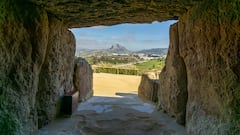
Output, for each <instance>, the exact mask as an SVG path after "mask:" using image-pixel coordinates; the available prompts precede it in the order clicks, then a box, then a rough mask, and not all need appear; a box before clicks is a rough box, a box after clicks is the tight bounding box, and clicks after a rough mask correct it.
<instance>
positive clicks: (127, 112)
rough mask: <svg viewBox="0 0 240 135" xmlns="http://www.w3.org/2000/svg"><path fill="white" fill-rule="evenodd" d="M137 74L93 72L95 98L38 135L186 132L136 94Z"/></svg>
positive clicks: (176, 134) (180, 134)
mask: <svg viewBox="0 0 240 135" xmlns="http://www.w3.org/2000/svg"><path fill="white" fill-rule="evenodd" d="M139 82H140V77H139V76H126V75H112V74H102V73H100V74H94V91H95V94H94V97H92V98H90V99H89V100H87V101H85V102H82V103H80V104H79V106H78V109H77V111H76V112H75V113H74V114H73V115H72V116H71V117H69V118H63V119H57V120H56V121H54V122H52V123H51V124H49V125H47V126H46V127H43V128H42V129H40V130H39V131H38V133H37V135H186V131H185V128H184V127H183V126H181V125H178V124H177V123H176V122H175V121H174V120H173V119H172V118H169V117H168V116H167V115H166V114H164V113H162V112H159V111H157V109H156V106H155V105H154V104H153V103H151V102H147V101H144V100H142V99H140V98H139V97H138V96H137V94H136V93H137V88H138V84H139Z"/></svg>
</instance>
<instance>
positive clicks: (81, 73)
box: [73, 57, 93, 101]
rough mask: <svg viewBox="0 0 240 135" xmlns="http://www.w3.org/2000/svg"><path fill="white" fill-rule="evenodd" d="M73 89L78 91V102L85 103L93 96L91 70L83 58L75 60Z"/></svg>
mask: <svg viewBox="0 0 240 135" xmlns="http://www.w3.org/2000/svg"><path fill="white" fill-rule="evenodd" d="M73 81H74V89H75V90H76V91H79V100H80V101H85V100H87V99H89V98H90V97H92V96H93V70H92V68H91V66H90V65H89V64H88V62H87V61H86V60H85V59H83V58H80V57H78V58H76V59H75V67H74V76H73Z"/></svg>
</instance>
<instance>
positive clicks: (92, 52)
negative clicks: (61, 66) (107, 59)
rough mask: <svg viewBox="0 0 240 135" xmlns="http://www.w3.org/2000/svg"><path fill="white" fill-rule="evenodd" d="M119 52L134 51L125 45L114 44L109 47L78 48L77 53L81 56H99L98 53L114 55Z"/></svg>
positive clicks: (129, 52)
mask: <svg viewBox="0 0 240 135" xmlns="http://www.w3.org/2000/svg"><path fill="white" fill-rule="evenodd" d="M113 53H117V54H131V53H132V52H131V51H129V50H128V49H126V48H125V47H124V46H122V45H119V44H114V45H112V46H111V47H110V48H108V49H95V50H85V51H84V50H81V51H80V50H77V52H76V55H79V56H97V55H112V54H113Z"/></svg>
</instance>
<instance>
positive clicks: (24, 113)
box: [0, 0, 49, 135]
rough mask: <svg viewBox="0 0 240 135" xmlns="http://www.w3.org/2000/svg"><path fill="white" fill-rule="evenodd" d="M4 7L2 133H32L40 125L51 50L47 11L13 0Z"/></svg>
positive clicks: (0, 20) (0, 12) (0, 33)
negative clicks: (41, 88) (42, 78)
mask: <svg viewBox="0 0 240 135" xmlns="http://www.w3.org/2000/svg"><path fill="white" fill-rule="evenodd" d="M19 5H21V6H19ZM0 7H1V8H0V26H1V27H0V61H1V62H0V134H1V135H13V134H16V135H29V134H30V133H32V132H33V131H35V130H36V129H37V124H36V123H37V111H36V108H35V100H36V98H35V97H36V92H37V90H38V80H39V78H38V76H39V73H40V71H41V67H42V64H43V62H44V59H45V53H46V50H47V42H48V35H49V32H48V17H47V12H46V11H44V10H42V9H41V8H39V7H35V6H34V5H32V4H29V3H21V2H19V1H15V2H13V1H12V0H10V1H8V0H2V1H1V2H0ZM20 13H21V14H20ZM29 13H31V14H29Z"/></svg>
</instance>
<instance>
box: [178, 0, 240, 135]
mask: <svg viewBox="0 0 240 135" xmlns="http://www.w3.org/2000/svg"><path fill="white" fill-rule="evenodd" d="M239 9H240V5H239V1H238V0H232V1H231V2H230V3H229V2H228V1H217V0H216V1H215V0H214V1H211V2H210V1H204V2H202V3H201V4H199V5H196V6H194V7H193V8H191V10H189V11H188V12H187V13H186V14H185V15H183V16H182V17H180V18H179V27H178V28H179V37H180V38H179V43H180V46H179V47H180V55H181V56H182V57H183V59H184V62H185V64H186V69H187V78H188V102H187V115H186V127H187V132H188V134H189V135H227V134H231V135H233V134H234V135H236V134H240V129H239V126H240V117H239V114H240V109H239V106H240V98H239V97H240V96H239V95H240V94H239V93H240V81H239V80H240V78H239V75H240V70H239V69H240V68H239V67H240V66H239V65H240V55H239V54H240V31H239V30H240V25H239V22H240V18H239Z"/></svg>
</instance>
